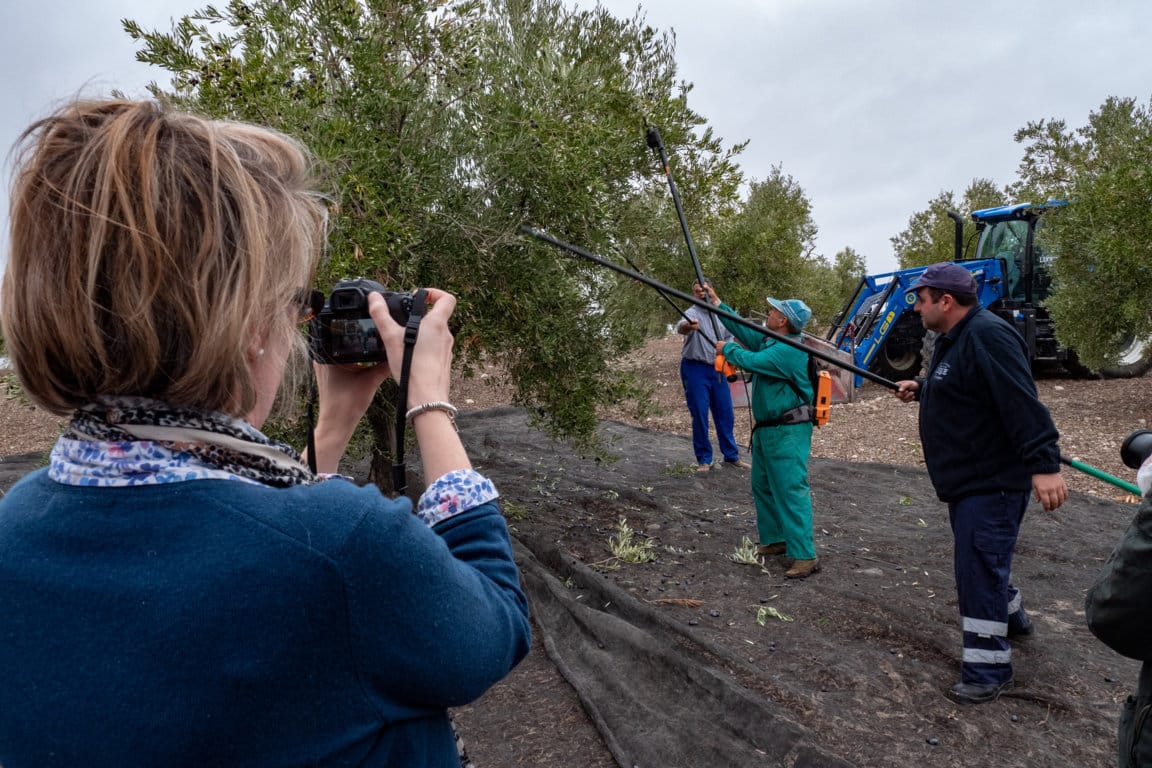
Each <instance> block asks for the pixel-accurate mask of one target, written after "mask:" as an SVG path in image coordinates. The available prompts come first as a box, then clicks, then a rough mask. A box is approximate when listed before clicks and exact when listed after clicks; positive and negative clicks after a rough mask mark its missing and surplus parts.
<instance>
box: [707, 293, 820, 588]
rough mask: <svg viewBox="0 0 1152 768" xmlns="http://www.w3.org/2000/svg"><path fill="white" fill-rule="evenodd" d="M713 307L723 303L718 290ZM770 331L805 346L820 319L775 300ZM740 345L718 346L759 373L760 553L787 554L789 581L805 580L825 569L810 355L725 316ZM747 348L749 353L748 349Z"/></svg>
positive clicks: (755, 380)
mask: <svg viewBox="0 0 1152 768" xmlns="http://www.w3.org/2000/svg"><path fill="white" fill-rule="evenodd" d="M708 300H709V301H710V302H711V303H712V304H713V305H714V306H718V307H720V308H721V309H723V310H726V311H728V312H731V313H732V314H736V312H735V310H733V309H732V308H731V307H729V306H728V305H726V304H724V303H722V302H721V301H720V299H719V297H718V296H717V295H716V291H715V290H714V289H713V288H712V286H711V285H709V286H708ZM768 307H769V309H768V321H767V324H766V327H767V328H768V330H770V331H773V332H775V333H777V334H779V335H781V336H791V337H793V338H795V339H796V340H797V341H800V340H801V339H802V338H803V337H802V335H801V331H803V330H804V326H805V325H807V324H808V321H809V320H810V319H811V318H812V310H811V309H809V308H808V305H807V304H805V303H804V302H803V301H801V300H800V299H784V300H783V301H781V300H777V299H773V298H769V299H768ZM720 320H721V322H723V323H724V325H725V327H727V328H728V330H730V331H732V334H733V335H734V336H735V337H736V339H737V340H738V341H739V342H740V343H739V344H737V343H736V342H734V341H729V342H726V343H718V344H717V345H716V351H717V352H721V353H723V355H724V356H725V357H726V358H727V359H728V362H730V363H732V364H733V365H735V366H737V367H739V368H743V369H744V370H746V371H748V372H750V373H751V374H752V416H753V417H754V418H755V419H756V426H755V427H753V429H752V446H751V450H752V472H751V476H752V497H753V498H754V499H755V501H756V526H757V528H758V531H759V535H760V544H759V546H758V547H757V554H760V555H763V556H774V555H785V556H786V557H787V558H788V560H790V561H791V562H790V564H789V565H788V569H787V570H786V571H785V573H784V575H785V576H786V577H788V578H790V579H803V578H807V577H808V576H811V575H812V574H813V573H816V572H818V571H819V570H820V560H819V559H818V558H817V557H816V547H815V545H814V544H813V542H812V493H811V491H810V490H809V488H808V456H809V455H810V454H811V452H812V395H813V392H812V384H811V382H810V381H809V380H808V355H807V354H805V353H804V352H803V351H802V350H799V349H797V348H795V347H793V346H791V345H788V344H785V343H783V342H780V341H777V340H776V339H774V338H772V337H770V336H764V335H763V334H760V333H757V332H756V331H754V330H752V329H751V328H747V327H745V326H743V325H738V324H736V323H734V322H732V321H730V320H728V319H727V318H724V317H721V318H720ZM741 345H743V346H741Z"/></svg>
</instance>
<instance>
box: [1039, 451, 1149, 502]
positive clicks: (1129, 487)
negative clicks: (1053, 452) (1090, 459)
mask: <svg viewBox="0 0 1152 768" xmlns="http://www.w3.org/2000/svg"><path fill="white" fill-rule="evenodd" d="M1060 461H1062V462H1064V463H1065V464H1067V465H1068V466H1070V467H1072V468H1073V469H1078V470H1080V471H1081V472H1083V473H1084V474H1086V475H1092V477H1095V478H1096V479H1097V480H1103V481H1104V482H1106V483H1111V484H1112V485H1114V486H1116V487H1117V488H1121V489H1123V490H1125V491H1128V493H1130V494H1132V495H1133V496H1143V495H1144V494H1142V493H1141V492H1140V487H1139V486H1136V485H1133V484H1132V483H1129V482H1126V481H1124V480H1121V479H1120V478H1118V477H1116V476H1115V475H1110V474H1108V473H1107V472H1104V471H1102V470H1099V469H1096V467H1093V466H1091V465H1089V464H1085V463H1083V462H1081V461H1076V460H1075V459H1066V458H1064V457H1063V456H1061V457H1060Z"/></svg>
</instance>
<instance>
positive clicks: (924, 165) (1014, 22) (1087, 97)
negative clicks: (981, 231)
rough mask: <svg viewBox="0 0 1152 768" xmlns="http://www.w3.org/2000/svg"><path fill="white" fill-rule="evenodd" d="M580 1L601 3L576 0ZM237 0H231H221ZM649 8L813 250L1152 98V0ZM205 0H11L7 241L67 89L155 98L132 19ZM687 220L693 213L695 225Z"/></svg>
mask: <svg viewBox="0 0 1152 768" xmlns="http://www.w3.org/2000/svg"><path fill="white" fill-rule="evenodd" d="M578 1H579V2H580V4H581V5H583V6H585V7H587V6H589V5H591V3H590V2H586V0H578ZM220 2H221V4H223V0H220ZM603 4H604V5H605V6H606V7H607V8H609V9H610V10H611V11H613V13H615V14H616V15H618V16H631V15H632V14H633V13H634V12H635V11H636V9H637V7H638V6H640V5H642V6H643V9H644V10H643V12H644V13H645V15H646V17H647V22H648V23H649V24H650V25H651V26H653V27H656V28H657V29H662V30H668V29H673V30H675V32H676V39H677V60H678V62H679V66H680V76H681V78H682V79H684V80H687V81H689V82H692V83H694V84H695V88H694V89H693V91H692V93H691V94H690V96H689V104H690V105H691V106H692V108H693V109H695V110H696V111H697V112H699V113H700V114H702V115H704V116H705V117H706V118H707V119H708V120H709V122H710V123H711V124H712V125H713V126H714V128H715V130H716V132H717V134H718V135H719V136H721V137H723V139H724V140H725V144H726V145H731V144H733V143H735V142H738V141H743V140H745V139H748V140H750V141H751V143H750V145H749V146H748V148H747V149H746V150H745V152H744V154H743V155H742V160H741V165H742V167H743V169H744V172H745V174H746V175H747V176H748V177H750V178H752V179H763V178H765V177H767V175H768V174H769V171H770V169H771V167H772V166H773V165H780V166H782V167H783V170H784V172H785V173H788V174H790V175H791V176H792V177H793V178H795V179H796V181H797V182H798V183H799V184H800V185H801V187H803V189H804V190H805V191H806V192H807V194H808V197H809V199H810V200H811V202H812V207H813V217H814V219H815V221H816V224H817V226H818V227H819V230H820V234H819V237H818V241H817V252H818V253H822V254H824V255H826V256H827V257H829V258H832V257H833V256H834V255H835V254H836V252H837V251H839V250H841V249H843V248H844V247H845V246H851V247H853V248H855V249H856V250H857V251H859V252H860V253H862V254H863V255H864V256H865V258H866V260H867V262H868V266H869V269H870V270H871V271H874V272H875V271H886V270H890V269H894V268H895V259H894V257H893V256H892V248H891V244H890V242H889V238H890V237H892V236H893V235H895V234H896V233H898V232H899V231H900V230H902V229H903V228H904V227H905V225H906V224H907V222H908V217H909V216H910V215H911V214H912V213H914V212H915V211H917V210H921V209H923V208H924V207H926V205H927V203H928V201H929V200H930V199H931V198H933V197H935V196H936V195H937V194H938V193H939V192H940V191H941V190H945V189H947V190H952V191H954V192H955V193H956V194H957V196H959V195H960V194H962V193H963V190H964V188H965V187H966V186H967V185H968V183H969V182H970V181H971V180H972V179H973V178H976V177H983V178H990V179H992V180H993V181H995V182H997V183H999V184H1001V185H1003V184H1005V183H1007V182H1009V181H1012V180H1013V179H1014V178H1015V172H1016V167H1017V165H1018V163H1019V160H1020V157H1021V147H1020V145H1018V144H1016V143H1015V142H1014V141H1013V139H1012V135H1013V133H1014V132H1015V131H1016V130H1017V129H1018V128H1021V127H1023V126H1024V125H1025V124H1026V123H1027V122H1028V121H1030V120H1037V119H1041V118H1050V117H1056V118H1062V119H1064V120H1066V121H1067V123H1068V124H1069V126H1072V127H1079V126H1082V125H1084V124H1085V123H1086V122H1087V119H1088V114H1089V112H1090V111H1092V110H1093V109H1095V108H1097V107H1099V105H1100V104H1101V103H1102V102H1103V101H1104V100H1105V99H1106V98H1107V97H1108V96H1110V95H1114V96H1129V97H1134V98H1136V99H1137V101H1138V102H1139V103H1141V104H1144V105H1146V104H1148V101H1149V97H1150V96H1152V56H1150V55H1149V54H1148V50H1149V48H1150V43H1149V41H1148V32H1149V30H1152V2H1145V1H1144V0H1096V2H1093V3H1085V2H1083V0H1047V2H1044V3H1013V4H1010V3H1003V2H988V1H984V0H981V1H980V2H967V3H943V2H936V1H935V0H868V1H867V2H859V1H858V0H706V1H704V2H702V1H701V0H647V1H646V2H643V3H639V2H637V0H604V2H603ZM203 5H204V3H200V2H195V0H56V2H44V1H41V2H31V1H30V0H9V1H8V2H7V3H5V14H4V19H3V22H2V24H0V71H3V72H4V75H3V78H2V79H0V89H2V94H0V95H2V97H3V98H2V100H0V103H3V104H4V105H5V109H4V113H3V116H2V117H0V146H2V147H3V150H4V156H5V159H6V162H5V166H4V176H3V180H4V190H5V191H4V193H3V195H4V196H3V199H2V202H3V210H4V211H5V215H4V227H3V231H4V232H5V245H4V253H5V255H6V253H7V236H6V233H7V224H6V222H7V217H6V210H7V191H6V190H7V185H8V177H9V170H10V165H9V163H8V162H7V152H8V150H9V148H10V147H11V145H12V143H13V142H14V141H15V139H16V137H17V135H18V134H19V132H20V131H21V130H22V129H23V128H24V127H25V126H26V125H27V124H28V123H29V122H30V121H31V120H32V119H33V118H34V117H36V116H39V115H41V114H43V113H44V112H45V111H47V110H48V109H49V108H50V107H51V105H53V104H55V103H57V102H58V101H59V100H61V99H65V98H68V97H69V96H72V95H75V94H76V93H77V92H80V91H83V92H84V93H85V94H88V95H101V94H105V93H107V92H108V91H109V90H110V89H112V88H119V89H121V90H124V91H125V92H127V93H129V94H132V95H143V94H144V86H145V85H146V84H147V83H148V81H150V80H157V79H159V80H162V81H164V73H163V72H161V71H159V70H155V69H152V68H150V67H146V66H145V65H143V64H139V63H137V62H136V61H135V58H134V55H135V48H134V46H133V43H132V41H131V40H129V39H128V37H127V35H125V34H124V33H123V32H122V31H121V29H120V19H121V18H124V17H128V18H132V19H135V20H137V21H139V22H141V24H142V25H143V26H145V28H161V29H163V30H165V31H167V30H168V29H169V20H170V19H171V18H173V17H178V16H181V15H183V14H186V13H189V12H190V11H192V10H193V9H195V8H197V7H202V6H203ZM689 226H691V222H689Z"/></svg>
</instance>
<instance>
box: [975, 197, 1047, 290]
mask: <svg viewBox="0 0 1152 768" xmlns="http://www.w3.org/2000/svg"><path fill="white" fill-rule="evenodd" d="M1067 204H1068V203H1067V201H1064V200H1049V201H1048V202H1047V203H1043V204H1040V205H1032V204H1031V203H1021V204H1018V205H1004V206H1000V207H997V208H985V209H983V210H980V211H973V212H972V220H973V221H975V222H976V229H977V231H978V232H979V233H980V240H979V242H978V243H977V245H976V258H977V259H998V260H999V261H1000V262H1001V263H1002V264H1003V266H1004V278H1005V286H1004V302H1005V306H1007V307H1018V306H1024V305H1034V304H1038V303H1041V302H1043V301H1044V300H1045V299H1047V298H1048V295H1049V294H1050V293H1051V292H1052V270H1051V265H1052V257H1051V256H1050V255H1049V254H1048V253H1047V252H1046V251H1045V250H1044V249H1043V248H1041V247H1040V244H1039V241H1038V240H1037V237H1036V235H1037V232H1039V230H1040V227H1041V226H1042V225H1043V222H1044V219H1043V216H1042V214H1043V213H1044V212H1045V211H1047V210H1049V209H1051V208H1058V207H1063V206H1065V205H1067Z"/></svg>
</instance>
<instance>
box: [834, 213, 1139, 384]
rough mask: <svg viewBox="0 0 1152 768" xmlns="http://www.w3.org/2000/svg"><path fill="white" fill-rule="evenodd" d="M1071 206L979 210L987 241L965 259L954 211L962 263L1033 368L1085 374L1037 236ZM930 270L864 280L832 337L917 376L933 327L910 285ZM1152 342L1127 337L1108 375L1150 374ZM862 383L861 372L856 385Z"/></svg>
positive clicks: (976, 217) (877, 366)
mask: <svg viewBox="0 0 1152 768" xmlns="http://www.w3.org/2000/svg"><path fill="white" fill-rule="evenodd" d="M1065 205H1067V201H1064V200H1049V201H1048V202H1047V203H1043V204H1039V205H1033V204H1031V203H1019V204H1016V205H1005V206H1000V207H997V208H986V209H983V210H979V211H974V212H973V213H972V219H973V221H975V222H976V231H977V233H978V234H979V240H978V242H977V245H976V254H975V258H972V259H966V258H964V244H963V239H962V232H963V225H962V221H961V219H960V216H959V214H955V213H951V212H949V213H948V215H949V216H950V217H952V219H953V221H954V222H955V223H956V245H955V259H954V260H955V262H956V263H957V264H960V265H962V266H964V267H966V268H968V269H969V270H971V272H972V275H973V277H975V278H976V286H977V291H978V297H979V300H980V303H981V305H983V306H984V307H987V308H988V309H990V310H992V311H993V312H995V313H996V314H998V315H1000V316H1001V317H1003V318H1004V319H1005V320H1007V321H1009V322H1010V323H1012V324H1013V325H1015V327H1016V329H1017V330H1018V331H1020V335H1021V336H1023V337H1024V339H1025V341H1026V342H1027V343H1028V352H1029V357H1030V359H1031V361H1032V366H1033V369H1034V370H1036V369H1041V368H1056V367H1063V368H1064V369H1065V370H1067V371H1068V372H1069V373H1071V374H1072V375H1076V376H1084V375H1089V374H1091V373H1092V372H1091V371H1088V370H1087V369H1086V368H1084V367H1083V366H1082V365H1080V363H1079V360H1078V359H1077V358H1076V353H1075V352H1074V351H1072V350H1070V349H1067V348H1066V347H1063V346H1061V345H1060V343H1059V342H1057V340H1056V335H1055V332H1054V330H1053V327H1052V320H1051V318H1050V317H1049V315H1048V310H1047V309H1045V307H1044V300H1045V299H1047V298H1048V295H1049V294H1050V293H1051V290H1052V273H1051V269H1050V267H1051V262H1052V256H1051V254H1049V253H1047V252H1046V251H1045V250H1044V249H1043V248H1042V247H1041V245H1040V244H1039V242H1037V239H1036V232H1037V229H1038V228H1039V227H1040V226H1042V223H1043V216H1044V213H1045V212H1046V211H1051V210H1053V209H1058V208H1062V207H1064V206H1065ZM924 269H925V267H913V268H911V269H902V270H899V271H897V272H886V273H883V274H879V275H869V276H866V277H864V278H863V279H861V281H860V283H859V285H858V286H857V288H856V292H855V294H854V295H853V296H852V298H851V299H849V301H848V303H847V304H845V305H844V308H843V309H842V310H840V313H839V314H838V315H837V316H836V319H835V320H834V321H833V323H832V327H831V329H829V331H828V335H827V339H828V341H829V342H831V343H832V344H834V345H835V346H836V347H837V348H839V349H841V350H843V351H845V352H847V353H849V354H850V355H852V358H853V361H854V362H855V363H856V365H857V366H859V367H861V368H867V369H868V370H870V371H873V372H875V373H877V374H879V375H881V376H883V377H885V378H887V379H891V380H893V381H898V380H900V379H909V378H913V377H915V376H917V375H918V374H919V372H920V368H921V365H922V363H923V360H924V357H926V351H925V350H926V345H925V333H924V327H923V326H922V325H921V324H920V317H919V315H917V314H914V313H913V312H912V311H911V310H912V305H913V304H914V303H915V296H914V295H913V296H909V295H907V294H906V293H905V291H906V290H907V289H908V287H909V286H911V285H912V283H914V282H915V281H916V278H917V277H919V276H920V274H921V273H922V272H923V271H924ZM930 341H931V340H930V339H929V342H930ZM1148 341H1149V340H1147V339H1135V338H1132V339H1126V340H1125V343H1124V349H1123V351H1122V352H1121V355H1120V359H1119V361H1118V363H1117V365H1116V366H1115V367H1112V368H1107V369H1104V370H1102V371H1100V373H1102V374H1103V375H1104V376H1109V377H1118V378H1126V377H1132V376H1142V375H1143V374H1144V373H1145V372H1147V371H1148V369H1149V367H1152V355H1150V354H1149V352H1152V345H1150V344H1149V343H1148ZM860 383H861V381H860V380H859V377H857V381H856V385H857V386H859V385H860Z"/></svg>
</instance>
